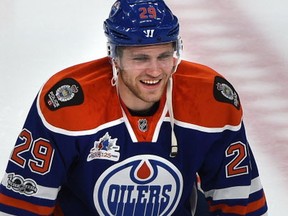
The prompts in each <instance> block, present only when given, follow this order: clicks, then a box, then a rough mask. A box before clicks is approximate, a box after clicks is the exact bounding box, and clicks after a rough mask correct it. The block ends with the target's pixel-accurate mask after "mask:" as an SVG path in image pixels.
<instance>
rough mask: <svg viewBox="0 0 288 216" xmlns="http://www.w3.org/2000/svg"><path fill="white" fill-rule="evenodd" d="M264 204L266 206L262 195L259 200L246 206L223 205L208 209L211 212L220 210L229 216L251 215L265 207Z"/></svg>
mask: <svg viewBox="0 0 288 216" xmlns="http://www.w3.org/2000/svg"><path fill="white" fill-rule="evenodd" d="M265 204H266V199H265V196H264V195H263V197H262V198H261V199H259V200H257V201H254V202H252V203H250V204H248V206H240V205H237V206H228V205H225V204H219V205H215V206H210V207H209V209H210V211H211V212H214V211H217V210H221V211H222V212H223V213H226V214H227V213H231V214H239V215H246V214H247V213H251V212H254V211H256V210H258V209H261V208H262V207H264V206H265Z"/></svg>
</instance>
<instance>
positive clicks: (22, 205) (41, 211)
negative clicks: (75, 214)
mask: <svg viewBox="0 0 288 216" xmlns="http://www.w3.org/2000/svg"><path fill="white" fill-rule="evenodd" d="M0 202H1V203H3V204H4V205H8V206H12V207H15V208H18V209H23V210H25V211H29V212H32V213H34V214H37V215H51V214H52V213H53V211H54V207H47V206H40V205H35V204H32V203H29V202H26V201H23V200H18V199H15V198H12V197H9V196H6V195H4V194H0Z"/></svg>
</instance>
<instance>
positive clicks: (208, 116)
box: [0, 0, 267, 216]
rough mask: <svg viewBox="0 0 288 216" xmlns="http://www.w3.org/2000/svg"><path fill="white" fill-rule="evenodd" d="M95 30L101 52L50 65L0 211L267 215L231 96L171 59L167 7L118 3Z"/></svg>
mask: <svg viewBox="0 0 288 216" xmlns="http://www.w3.org/2000/svg"><path fill="white" fill-rule="evenodd" d="M191 10H192V9H191ZM104 31H105V34H106V36H107V39H108V45H107V48H108V56H107V57H103V58H101V59H97V60H94V61H91V62H86V63H82V64H78V65H75V66H72V67H69V68H67V69H64V70H63V71H60V72H58V73H56V74H55V75H54V76H52V77H51V78H50V79H49V80H48V81H47V82H46V83H45V85H44V86H43V88H41V90H40V92H39V94H38V95H37V97H36V99H35V101H34V103H33V104H32V106H31V109H30V111H29V114H28V116H27V120H26V122H25V125H24V126H23V129H22V131H21V132H20V134H19V137H18V139H17V141H16V144H15V147H14V149H13V150H12V153H11V157H10V160H9V163H8V166H7V169H6V173H5V175H4V178H3V180H2V182H1V185H0V215H5V216H9V215H19V216H35V215H54V216H63V215H65V216H79V215H85V216H96V215H101V216H103V215H105V216H110V215H113V216H158V215H159V216H194V215H197V216H206V215H214V216H218V215H221V216H232V215H233V216H236V215H238V216H240V215H241V216H243V215H249V216H261V215H262V216H263V215H267V205H266V200H265V194H264V191H263V188H262V185H261V181H260V177H259V174H258V170H257V165H256V162H255V159H254V157H253V154H252V152H251V149H250V146H249V143H248V140H247V137H246V134H245V127H244V123H243V113H242V107H241V103H240V99H239V96H238V94H237V92H236V91H235V89H234V88H233V86H232V85H231V84H230V83H229V82H228V81H227V80H226V79H225V78H224V77H223V76H222V75H220V74H219V73H217V72H216V71H214V70H213V69H211V68H209V67H206V66H203V65H200V64H197V63H192V62H189V61H186V60H182V61H180V54H181V51H182V41H181V38H180V36H179V23H178V19H177V17H176V16H175V15H173V13H172V12H171V10H170V9H169V8H168V7H167V5H166V4H165V3H164V2H163V1H162V0H118V1H116V2H115V4H114V5H113V6H112V8H111V12H110V15H109V17H108V19H107V20H105V22H104ZM199 204H200V205H199ZM197 206H198V207H197Z"/></svg>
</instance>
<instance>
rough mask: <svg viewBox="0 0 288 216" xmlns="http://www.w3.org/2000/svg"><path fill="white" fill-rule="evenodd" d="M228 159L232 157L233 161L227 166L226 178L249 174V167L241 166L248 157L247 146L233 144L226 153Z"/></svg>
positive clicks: (240, 143) (237, 143)
mask: <svg viewBox="0 0 288 216" xmlns="http://www.w3.org/2000/svg"><path fill="white" fill-rule="evenodd" d="M225 155H226V157H227V158H228V157H231V158H232V160H231V161H230V162H229V163H228V164H227V165H226V167H225V168H226V170H225V171H226V177H227V178H230V177H235V176H240V175H245V174H247V173H249V169H248V166H247V165H246V166H241V165H240V164H241V163H242V162H243V161H244V160H245V158H246V157H247V149H246V145H245V144H243V143H242V142H236V143H232V144H231V145H230V146H228V148H227V149H226V151H225Z"/></svg>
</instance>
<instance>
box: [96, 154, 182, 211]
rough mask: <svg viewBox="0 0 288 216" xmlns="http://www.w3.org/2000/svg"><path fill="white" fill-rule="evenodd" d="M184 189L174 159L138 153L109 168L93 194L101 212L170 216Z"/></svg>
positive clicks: (99, 180)
mask: <svg viewBox="0 0 288 216" xmlns="http://www.w3.org/2000/svg"><path fill="white" fill-rule="evenodd" d="M182 189H183V179H182V175H181V173H180V171H179V170H178V169H177V167H175V166H174V165H173V164H172V163H171V162H169V161H167V160H166V159H164V158H161V157H158V156H155V155H138V156H134V157H131V158H128V159H126V160H124V161H122V162H120V163H117V164H115V165H114V166H112V167H110V168H109V169H107V170H106V171H105V172H104V173H103V174H102V175H101V176H100V178H99V179H98V181H97V182H96V185H95V188H94V195H93V196H94V203H95V206H96V208H97V210H98V212H99V213H100V215H105V216H108V215H109V216H110V215H114V216H120V215H121V216H122V215H129V216H148V215H149V216H151V215H159V216H160V215H161V216H164V215H166V216H167V215H171V214H172V213H173V212H174V211H175V208H176V206H177V205H178V203H179V200H180V197H181V195H182Z"/></svg>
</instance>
